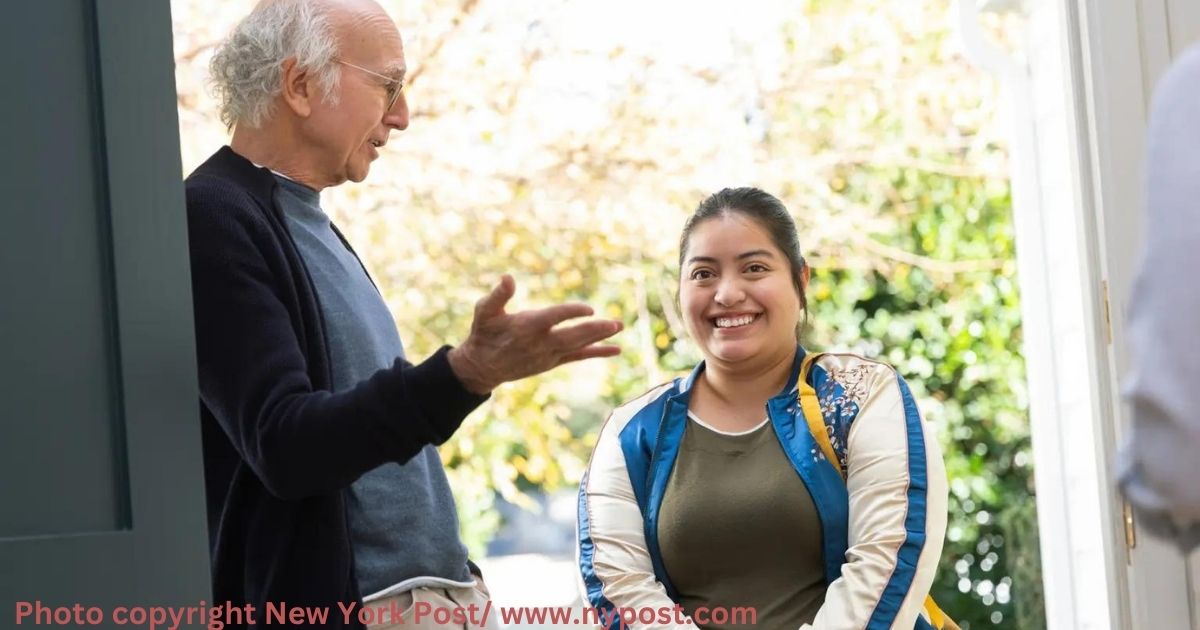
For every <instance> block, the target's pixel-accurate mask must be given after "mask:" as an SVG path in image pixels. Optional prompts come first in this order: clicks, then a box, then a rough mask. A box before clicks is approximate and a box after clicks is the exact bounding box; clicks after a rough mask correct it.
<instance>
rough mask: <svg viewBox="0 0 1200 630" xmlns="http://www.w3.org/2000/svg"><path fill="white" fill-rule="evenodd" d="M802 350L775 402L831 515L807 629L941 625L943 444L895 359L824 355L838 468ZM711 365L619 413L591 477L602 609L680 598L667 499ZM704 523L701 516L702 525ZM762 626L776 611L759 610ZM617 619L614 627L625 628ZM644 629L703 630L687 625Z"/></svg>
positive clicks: (796, 461)
mask: <svg viewBox="0 0 1200 630" xmlns="http://www.w3.org/2000/svg"><path fill="white" fill-rule="evenodd" d="M803 357H804V350H803V349H802V348H801V349H798V350H797V353H796V360H795V364H794V365H793V368H792V376H791V378H790V379H789V382H788V384H787V386H786V387H785V388H784V390H783V393H781V394H779V395H778V396H776V397H774V398H772V399H771V400H770V401H768V403H767V414H768V416H769V417H770V422H771V424H772V426H773V428H774V430H775V435H776V436H777V437H778V439H779V441H780V443H781V444H782V445H783V449H784V451H785V452H786V453H787V456H788V459H789V460H790V461H791V463H792V466H793V467H794V468H795V470H796V473H797V474H799V475H800V478H801V479H802V480H803V482H804V484H805V486H807V488H808V491H809V493H810V494H811V495H812V498H813V502H814V503H815V504H816V508H817V513H818V516H819V518H820V520H821V528H822V532H823V534H824V535H823V543H822V544H823V547H824V557H825V576H826V581H827V583H828V590H827V591H826V595H825V602H824V604H823V605H822V606H821V609H820V610H819V611H818V613H817V616H816V619H815V620H814V621H813V623H812V624H811V625H805V626H803V628H802V629H801V630H851V629H856V630H857V629H864V628H865V629H871V630H875V629H883V628H892V629H903V630H908V629H910V628H917V629H924V628H929V627H930V625H929V622H928V620H927V619H926V617H925V616H924V615H923V614H922V609H923V606H924V604H925V600H926V597H927V595H928V592H929V588H930V586H931V584H932V583H933V577H934V572H935V570H936V568H937V565H938V560H939V557H940V556H941V552H942V541H943V537H944V535H945V531H946V509H947V507H946V506H947V486H946V472H945V467H944V465H943V463H942V456H941V450H940V448H939V447H938V444H937V439H936V437H935V436H934V435H933V432H932V430H931V429H930V428H929V427H928V426H927V425H926V424H925V422H923V421H922V419H921V415H920V412H919V411H918V409H917V405H916V402H915V401H914V399H913V396H912V393H911V392H910V391H909V388H908V385H907V384H905V382H904V379H902V378H901V377H900V376H899V375H898V374H897V373H896V371H895V369H893V368H892V367H891V366H889V365H886V364H884V363H879V362H877V361H871V360H868V359H865V358H863V357H860V356H857V355H852V354H823V355H821V356H820V357H819V358H818V359H817V360H816V361H815V363H814V364H813V365H812V368H811V369H810V370H809V372H808V378H807V379H806V380H807V382H808V384H809V385H811V386H812V388H813V389H814V390H815V391H816V395H817V398H818V400H819V402H820V412H821V416H822V417H823V419H824V423H825V428H826V430H827V431H828V434H829V437H830V442H831V444H832V446H833V451H834V453H835V454H836V456H837V457H838V459H839V460H840V462H839V463H840V464H841V470H844V471H846V477H845V479H844V480H843V477H842V475H841V473H840V472H839V470H838V467H836V466H834V465H833V463H832V462H830V461H829V459H828V458H827V457H826V455H825V452H824V451H823V450H822V448H821V447H820V445H818V443H817V441H816V440H815V439H814V438H813V435H812V433H810V431H809V427H808V424H807V423H806V421H805V417H804V415H803V412H802V410H801V406H800V404H799V402H798V392H799V390H800V387H799V383H798V381H799V378H798V377H799V374H800V372H801V362H802V359H803ZM703 369H704V364H703V363H701V364H700V365H698V366H696V369H695V370H693V371H692V373H691V375H690V376H688V377H687V378H682V379H675V380H674V381H671V382H668V383H664V384H662V385H659V386H658V387H655V388H654V389H652V390H650V391H649V392H647V393H645V394H643V395H642V396H640V397H638V398H637V399H635V400H633V401H631V402H629V403H626V404H625V405H623V406H621V407H619V408H617V409H616V410H615V411H613V413H612V415H610V416H609V418H608V420H607V421H606V422H605V424H604V426H603V428H602V429H601V431H600V436H599V439H598V441H597V443H596V447H595V450H594V451H593V453H592V459H591V462H590V463H589V465H588V469H587V471H586V473H585V474H584V477H583V481H582V482H581V483H580V489H579V514H578V519H579V520H578V549H577V554H578V557H577V559H578V561H579V566H580V570H581V573H582V578H583V589H584V592H585V595H586V598H587V600H588V601H589V602H590V604H591V605H592V606H594V607H596V608H599V609H601V610H603V611H614V610H619V609H633V610H645V609H656V610H660V609H663V608H668V609H669V608H672V607H674V606H675V599H676V591H675V589H674V588H673V587H672V585H671V578H670V576H668V575H667V572H666V569H665V567H664V566H663V561H662V553H661V551H660V548H659V541H658V517H659V508H660V506H661V505H662V499H663V494H664V493H665V491H666V488H667V480H668V478H669V477H670V475H671V471H672V470H673V468H674V464H675V457H676V455H677V454H678V452H679V444H680V442H681V441H682V438H683V432H684V427H685V426H686V424H687V408H688V397H689V394H690V392H691V389H692V385H693V384H694V383H695V381H696V377H697V376H698V375H699V374H700V372H701V371H702V370H703ZM697 526H702V525H701V524H697ZM759 623H760V624H763V625H764V627H769V626H770V620H762V619H760V620H759ZM618 627H619V624H618V623H613V624H610V625H609V628H618ZM635 627H638V628H646V629H647V630H649V629H655V630H657V629H662V628H683V627H687V628H694V627H695V626H694V625H692V624H691V623H688V624H685V625H670V624H668V625H654V626H635Z"/></svg>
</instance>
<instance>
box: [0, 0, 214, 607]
mask: <svg viewBox="0 0 1200 630" xmlns="http://www.w3.org/2000/svg"><path fill="white" fill-rule="evenodd" d="M3 13H4V16H3V17H2V18H0V69H3V72H2V73H0V76H3V77H4V78H3V83H2V85H3V87H2V88H0V139H2V141H3V144H2V147H0V148H2V153H0V156H2V157H0V208H3V211H2V215H0V358H2V361H0V606H2V609H0V627H14V626H15V625H16V622H17V620H18V613H19V612H20V611H21V610H23V608H24V607H23V605H22V604H21V603H20V602H30V603H32V602H36V601H40V602H41V603H42V605H43V606H72V605H74V604H82V605H84V606H89V605H90V606H95V607H97V609H99V611H100V612H101V613H102V614H103V615H104V618H105V619H104V621H105V623H104V624H102V625H103V626H105V627H111V626H113V624H112V614H113V612H114V610H116V609H117V607H132V606H150V605H173V606H186V605H192V606H196V605H198V604H199V602H200V601H201V600H207V599H209V597H210V595H209V594H210V589H209V583H208V555H207V534H206V523H205V517H204V494H203V493H204V485H203V472H202V466H201V459H200V432H199V420H198V407H197V394H196V375H195V363H194V361H195V359H194V356H195V348H194V342H193V336H192V312H191V289H190V278H189V272H188V259H187V235H186V221H185V216H184V207H183V187H182V182H181V179H180V157H179V139H178V126H177V119H176V105H175V103H176V101H175V81H174V75H173V64H172V59H173V55H172V44H171V19H170V7H169V4H168V3H167V2H166V1H165V0H91V1H88V0H28V1H24V2H11V3H6V4H5V7H4V9H3ZM93 614H94V613H93ZM40 620H41V621H42V622H43V624H44V623H45V622H46V617H45V616H42V617H41V619H40ZM62 620H63V616H62V614H61V611H60V612H59V615H58V616H57V617H56V618H55V619H53V621H52V623H55V624H60V623H61V621H62ZM92 620H94V617H93V619H92ZM35 621H37V619H34V618H31V617H25V618H24V619H23V623H22V624H21V625H26V624H29V625H32V623H34V622H35ZM74 622H75V620H72V623H74ZM87 625H89V626H91V624H87ZM91 627H95V626H91ZM126 627H137V626H126ZM141 627H146V626H145V625H143V626H141Z"/></svg>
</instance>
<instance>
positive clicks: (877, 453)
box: [804, 365, 947, 630]
mask: <svg viewBox="0 0 1200 630" xmlns="http://www.w3.org/2000/svg"><path fill="white" fill-rule="evenodd" d="M846 473H847V478H846V486H847V490H848V491H849V495H850V516H849V518H850V523H849V536H848V537H849V541H848V542H849V547H848V548H847V551H846V561H845V563H844V564H843V565H842V575H841V577H840V578H838V579H836V580H834V581H833V582H832V583H831V584H830V585H829V589H828V591H827V592H826V595H825V603H824V604H823V605H822V606H821V608H820V610H819V611H818V612H817V616H816V619H815V620H814V621H813V623H812V624H811V625H806V626H804V629H811V630H851V629H860V628H867V629H872V630H873V629H883V628H889V629H896V630H912V628H913V627H914V625H915V624H916V623H917V617H918V615H920V613H921V611H922V609H923V607H924V603H925V598H926V596H927V595H928V593H929V588H930V586H932V584H933V577H934V573H935V571H936V569H937V565H938V561H939V559H940V557H941V553H942V543H943V537H944V536H945V533H946V510H947V485H946V471H945V466H944V464H943V462H942V455H941V449H940V448H939V447H938V444H937V439H936V436H934V435H933V433H932V431H930V430H929V428H928V426H927V425H926V424H925V422H924V421H923V420H922V419H921V415H920V412H919V411H918V409H917V405H916V402H915V401H914V399H913V396H912V393H911V392H910V391H909V389H908V385H907V384H906V383H905V382H904V380H903V379H901V378H900V377H899V376H898V375H897V374H896V373H895V371H894V370H892V369H890V368H887V367H886V366H882V365H881V366H880V368H879V371H878V373H877V375H876V377H875V378H874V381H873V383H872V385H871V387H870V390H869V392H868V393H867V397H866V399H865V400H864V401H863V402H862V403H861V408H860V411H859V415H858V418H857V419H856V420H855V421H854V424H853V425H851V428H850V433H849V436H848V438H847V471H846Z"/></svg>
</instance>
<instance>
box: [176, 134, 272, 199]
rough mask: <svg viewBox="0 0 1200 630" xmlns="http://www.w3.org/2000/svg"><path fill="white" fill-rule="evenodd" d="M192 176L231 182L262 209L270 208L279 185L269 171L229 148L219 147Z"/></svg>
mask: <svg viewBox="0 0 1200 630" xmlns="http://www.w3.org/2000/svg"><path fill="white" fill-rule="evenodd" d="M192 174H193V175H207V176H211V177H219V178H222V179H228V180H232V181H233V182H234V183H236V184H238V185H239V186H240V187H241V188H243V189H244V190H246V191H247V192H249V193H250V195H251V196H252V197H254V198H255V200H257V201H258V202H259V203H260V204H261V205H262V206H263V207H264V208H270V207H272V203H271V199H272V197H273V196H274V194H275V187H276V186H278V185H279V184H278V183H277V182H276V181H275V176H274V175H272V174H271V170H270V169H268V168H265V167H261V166H255V165H254V163H253V162H251V161H250V160H247V159H246V158H244V157H242V156H240V155H238V154H237V153H235V152H234V150H233V149H231V148H229V146H223V147H221V148H220V149H219V150H218V151H217V152H216V153H214V154H213V155H212V156H211V157H209V158H208V159H207V160H205V162H204V163H203V164H201V165H200V166H199V167H197V168H196V170H195V172H193V173H192Z"/></svg>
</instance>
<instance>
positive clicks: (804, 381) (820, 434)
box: [798, 353, 846, 479]
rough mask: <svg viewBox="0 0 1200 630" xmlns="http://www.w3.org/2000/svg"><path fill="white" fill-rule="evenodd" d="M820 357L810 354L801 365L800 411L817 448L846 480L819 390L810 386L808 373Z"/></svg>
mask: <svg viewBox="0 0 1200 630" xmlns="http://www.w3.org/2000/svg"><path fill="white" fill-rule="evenodd" d="M820 357H821V355H820V353H813V354H809V355H807V356H805V357H804V360H803V361H802V362H801V363H800V376H799V377H798V380H799V381H800V409H801V410H802V411H803V412H804V421H805V422H806V423H808V432H809V433H811V434H812V436H813V439H814V440H816V441H817V446H820V447H821V452H822V453H824V454H825V459H828V460H829V463H830V464H833V467H834V469H835V470H837V471H838V474H839V475H841V476H842V478H843V479H845V477H846V472H845V471H844V470H842V462H841V460H840V459H838V456H837V451H834V450H833V443H832V442H830V441H829V429H827V428H826V427H825V417H824V416H822V415H821V401H820V400H818V399H817V390H815V389H813V386H812V385H809V384H808V372H809V370H811V369H812V364H813V362H815V361H816V360H817V359H819V358H820Z"/></svg>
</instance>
